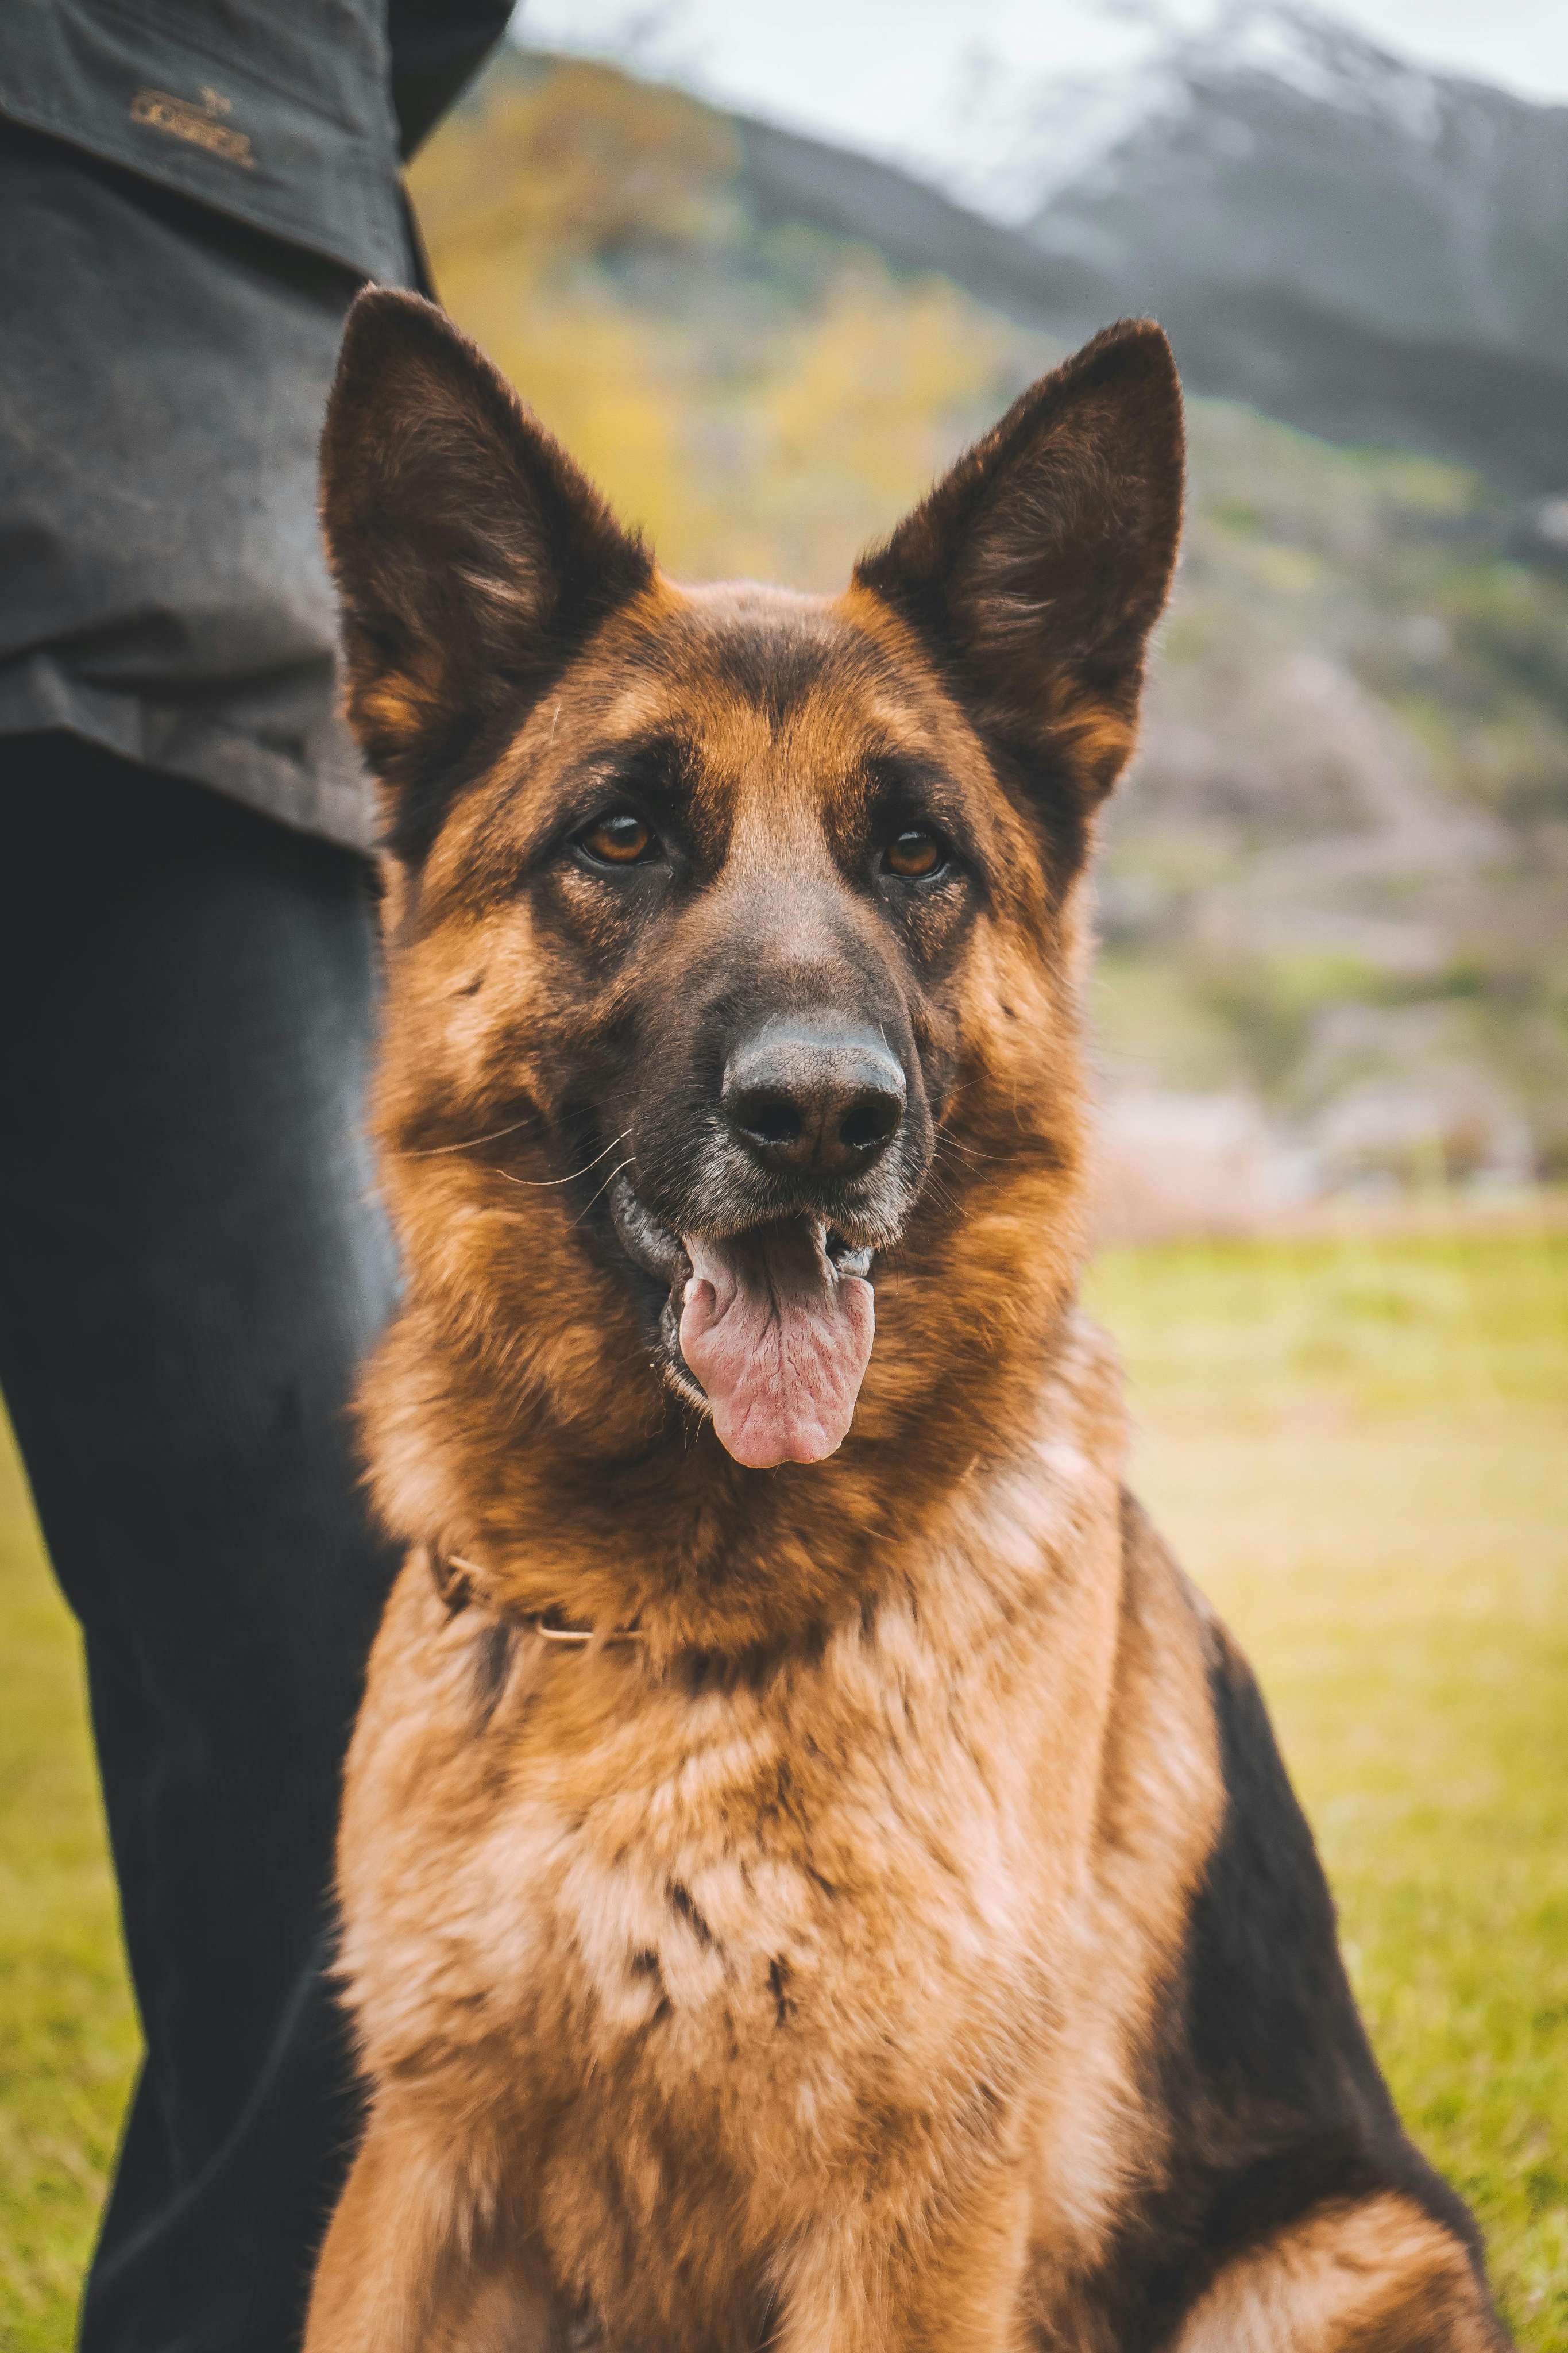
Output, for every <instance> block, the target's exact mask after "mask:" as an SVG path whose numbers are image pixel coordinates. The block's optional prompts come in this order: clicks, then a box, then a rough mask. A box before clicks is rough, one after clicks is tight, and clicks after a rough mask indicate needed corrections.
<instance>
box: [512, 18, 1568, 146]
mask: <svg viewBox="0 0 1568 2353" xmlns="http://www.w3.org/2000/svg"><path fill="white" fill-rule="evenodd" d="M1214 5H1215V0H1161V5H1160V6H1159V13H1161V14H1163V15H1164V16H1168V17H1179V18H1180V19H1181V20H1182V21H1183V22H1187V23H1200V22H1203V21H1205V20H1206V18H1207V17H1208V16H1210V15H1212V13H1213V8H1214ZM1147 13H1148V11H1147V10H1146V9H1145V8H1143V7H1142V5H1139V0H1132V5H1126V0H526V5H525V6H524V8H523V12H522V16H521V28H522V30H523V31H524V34H525V37H528V38H531V39H532V40H535V41H537V42H539V43H540V44H541V45H542V46H548V47H571V48H578V49H584V50H587V51H588V52H589V53H591V54H597V55H606V56H621V57H627V56H629V57H631V58H632V59H633V61H634V62H637V63H639V64H640V65H641V67H642V68H643V69H644V70H646V71H648V72H652V73H656V74H658V75H659V76H661V77H668V78H673V79H679V80H682V81H685V82H687V83H689V85H691V86H693V87H696V88H699V89H701V90H707V91H709V92H710V93H711V94H712V95H713V96H714V97H716V98H721V99H723V100H728V101H730V102H731V104H735V105H739V106H742V107H743V108H745V109H747V110H748V111H751V112H753V113H758V114H766V115H771V116H772V117H773V118H774V119H775V120H776V121H784V122H789V123H792V124H795V125H796V126H798V127H801V128H806V129H816V130H819V131H821V132H825V133H826V134H827V135H828V136H831V137H836V138H839V139H843V140H846V141H848V142H853V143H854V144H856V145H858V146H862V147H868V148H872V149H875V150H878V151H879V152H881V153H894V154H899V155H901V156H903V157H905V158H907V159H909V160H910V161H913V162H917V163H918V162H920V161H921V160H922V158H923V159H924V160H926V162H927V164H928V167H929V168H931V169H932V170H934V171H939V172H940V171H942V170H943V169H944V168H946V167H947V166H948V165H949V164H956V163H957V161H958V158H959V155H960V153H961V152H962V150H963V147H964V146H965V145H966V144H972V142H973V135H974V134H973V127H972V128H971V132H970V141H969V142H965V141H964V139H963V130H962V121H961V117H962V110H963V101H964V93H965V92H966V91H969V92H971V93H973V92H974V90H976V88H977V84H978V79H979V65H980V59H981V58H982V55H983V53H988V54H989V56H990V58H992V59H993V60H994V61H999V62H1000V64H1001V66H1002V68H1003V69H1004V72H1005V74H1006V75H1014V74H1016V77H1017V79H1018V82H1019V84H1020V86H1022V85H1026V84H1030V83H1036V82H1038V81H1040V80H1041V79H1044V78H1046V77H1047V76H1050V77H1055V76H1057V75H1061V76H1064V77H1065V76H1070V75H1081V74H1085V73H1092V72H1095V71H1097V70H1099V69H1103V68H1108V67H1113V66H1116V65H1118V64H1121V63H1126V62H1131V61H1132V60H1133V59H1135V58H1137V57H1139V56H1141V55H1142V54H1145V53H1146V51H1147V48H1148V46H1149V42H1150V35H1149V33H1148V31H1147V29H1146V28H1142V27H1141V26H1139V24H1138V23H1137V22H1136V21H1133V20H1134V19H1136V18H1137V17H1139V16H1144V15H1146V14H1147ZM1325 13H1326V14H1331V15H1333V16H1340V17H1342V18H1344V19H1345V20H1346V21H1347V22H1349V23H1351V24H1352V25H1356V26H1360V27H1361V28H1362V29H1363V31H1365V32H1367V33H1369V34H1371V35H1372V36H1373V37H1374V38H1375V39H1377V40H1379V41H1381V42H1382V43H1384V45H1385V46H1386V47H1389V48H1392V49H1394V50H1396V51H1398V52H1400V53H1401V54H1403V55H1405V56H1408V57H1410V58H1415V59H1417V60H1420V61H1422V62H1425V63H1428V64H1432V65H1437V66H1443V67H1447V68H1449V69H1456V70H1458V71H1459V72H1462V73H1466V74H1469V75H1472V76H1474V77H1475V78H1477V79H1480V80H1485V81H1495V82H1498V83H1500V84H1502V85H1503V86H1504V87H1505V88H1507V89H1510V90H1515V91H1518V92H1519V93H1521V95H1523V96H1527V97H1531V98H1538V99H1557V100H1568V0H1326V5H1325ZM996 90H997V75H996V71H995V66H994V65H993V67H992V69H991V80H990V91H991V94H992V97H993V100H994V96H995V94H996ZM972 121H973V118H972Z"/></svg>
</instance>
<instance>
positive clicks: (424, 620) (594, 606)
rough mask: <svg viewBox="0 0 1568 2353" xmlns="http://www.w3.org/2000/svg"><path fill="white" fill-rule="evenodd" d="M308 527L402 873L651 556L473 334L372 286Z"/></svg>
mask: <svg viewBox="0 0 1568 2353" xmlns="http://www.w3.org/2000/svg"><path fill="white" fill-rule="evenodd" d="M321 520H322V526H323V529H324V531H325V534H326V542H327V554H328V558H329V561H330V563H331V569H332V574H333V576H334V578H335V579H336V582H337V586H338V593H339V597H340V600H341V604H342V638H343V652H344V657H345V661H346V665H347V710H348V715H349V721H350V723H351V725H352V726H353V731H354V733H355V734H356V735H357V737H358V738H359V742H360V745H361V748H362V749H363V752H364V754H365V757H366V759H367V761H368V762H369V764H370V766H371V768H372V770H373V772H374V775H375V776H376V778H377V779H378V781H379V783H380V785H381V786H382V789H383V792H384V796H385V799H386V803H387V811H386V813H387V817H388V820H389V823H388V834H387V846H388V847H389V848H390V849H393V850H394V851H395V853H396V854H397V855H398V856H399V857H401V858H402V859H404V860H405V862H412V861H415V860H418V859H419V858H420V857H422V856H423V854H424V852H425V850H426V849H427V848H428V846H429V844H430V841H431V840H432V839H433V838H434V836H435V834H436V831H437V828H438V826H439V824H440V821H441V817H442V814H443V812H444V809H445V807H446V805H447V800H448V798H449V797H450V795H451V793H452V792H453V791H454V790H455V789H456V788H457V787H458V786H461V785H462V784H464V783H466V782H468V780H469V779H470V777H471V776H472V775H473V774H474V773H475V770H476V767H477V765H478V764H479V761H480V760H482V759H483V758H484V757H485V756H487V755H488V754H489V752H490V750H491V749H492V748H495V749H499V747H500V736H501V733H502V732H503V731H504V730H505V729H507V728H508V727H510V726H514V725H517V724H519V723H521V720H522V718H523V717H524V716H525V714H526V712H527V710H528V708H529V706H530V704H531V702H534V701H535V700H537V698H538V696H539V695H540V694H541V693H542V691H544V689H545V687H546V686H547V685H548V684H549V683H550V681H551V680H552V677H553V676H554V675H556V674H557V673H558V672H559V670H560V669H561V667H562V665H563V663H564V662H565V661H566V660H567V659H569V658H570V657H571V655H572V653H573V652H574V650H575V649H576V648H577V647H579V646H580V645H581V644H583V643H584V640H585V639H586V638H587V637H588V635H589V634H590V632H591V631H592V630H593V629H594V628H595V627H596V626H597V624H598V623H599V622H600V621H601V620H603V619H604V618H605V616H606V615H607V614H608V613H610V612H613V611H614V610H615V608H616V607H617V606H618V605H621V604H623V603H624V602H625V601H626V599H627V598H628V597H630V596H635V595H636V594H637V591H638V590H639V589H640V588H642V587H644V586H647V583H648V581H649V580H650V579H651V578H652V576H653V565H652V561H651V559H650V557H649V555H648V554H647V550H646V548H644V547H643V545H642V544H641V543H640V542H639V541H638V540H637V539H636V538H635V537H634V536H632V535H631V534H630V533H626V532H625V531H623V530H622V529H621V527H620V525H619V524H618V523H617V522H616V521H615V519H614V517H613V516H612V515H611V513H610V512H609V510H608V508H607V507H606V506H605V502H604V501H603V500H602V499H601V498H600V496H599V494H598V492H597V491H595V489H594V488H593V486H592V484H591V483H590V482H588V481H587V480H584V476H583V475H582V474H580V473H579V472H578V470H577V469H576V467H575V466H574V464H573V463H572V460H571V459H569V458H568V457H567V455H566V453H565V451H564V450H563V448H561V447H560V446H559V444H558V443H557V442H555V441H554V440H552V438H551V436H550V435H549V434H548V433H547V432H546V431H545V430H544V427H542V425H541V424H540V423H539V421H538V419H537V418H536V417H533V416H531V414H530V412H529V411H528V410H527V409H525V408H524V407H523V406H522V404H521V401H519V400H518V399H517V397H516V396H515V395H514V394H513V393H512V391H511V389H510V385H508V384H507V383H506V382H505V381H504V379H503V378H502V377H501V376H500V375H499V374H498V373H497V371H496V370H495V369H494V368H493V367H492V366H491V365H490V364H489V361H488V360H487V359H485V358H484V356H483V355H482V353H479V351H477V350H476V349H475V347H474V345H473V344H472V343H469V342H468V339H467V337H466V336H464V335H461V334H459V333H458V330H457V329H456V328H455V327H454V326H453V325H452V324H451V322H450V321H449V320H448V319H447V318H446V316H445V315H444V314H443V313H442V312H441V311H438V310H437V308H436V307H435V305H434V304H433V303H430V302H426V301H421V300H420V299H419V297H418V296H417V295H413V294H401V293H395V292H392V291H390V290H385V289H382V288H371V289H368V290H366V291H365V292H364V293H363V294H361V295H360V297H359V299H358V301H356V302H355V303H354V306H353V310H352V311H350V312H349V318H348V325H347V327H346V329H345V331H344V334H343V346H342V355H341V357H340V359H339V362H338V373H337V380H336V382H335V383H334V385H333V386H332V391H331V399H330V400H329V402H328V404H327V417H326V426H325V429H324V431H323V434H322V438H321Z"/></svg>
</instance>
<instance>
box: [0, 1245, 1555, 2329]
mask: <svg viewBox="0 0 1568 2353" xmlns="http://www.w3.org/2000/svg"><path fill="white" fill-rule="evenodd" d="M1090 1300H1091V1304H1092V1305H1093V1307H1094V1308H1095V1310H1096V1312H1097V1313H1098V1314H1100V1315H1101V1316H1102V1318H1103V1319H1104V1320H1105V1321H1106V1322H1107V1323H1108V1324H1110V1328H1111V1329H1112V1330H1113V1331H1114V1332H1115V1334H1116V1335H1117V1336H1118V1338H1119V1340H1120V1341H1121V1345H1122V1346H1123V1349H1124V1352H1125V1355H1126V1357H1127V1361H1128V1367H1129V1390H1130V1397H1131V1406H1132V1410H1133V1415H1134V1420H1135V1425H1136V1432H1137V1434H1136V1440H1135V1475H1136V1483H1137V1484H1138V1485H1139V1487H1140V1489H1141V1491H1142V1494H1143V1496H1144V1499H1145V1501H1146V1502H1147V1503H1148V1504H1150V1506H1151V1508H1152V1510H1153V1511H1154V1513H1155V1514H1156V1516H1157V1517H1158V1519H1159V1521H1160V1523H1161V1525H1162V1526H1163V1529H1164V1531H1165V1533H1166V1534H1167V1535H1168V1536H1169V1537H1170V1538H1171V1539H1172V1541H1173V1543H1174V1545H1175V1546H1176V1547H1177V1549H1178V1551H1179V1553H1180V1554H1181V1556H1182V1557H1183V1559H1184V1561H1185V1563H1186V1565H1187V1567H1189V1568H1190V1569H1191V1571H1192V1572H1193V1574H1194V1576H1195V1577H1196V1578H1197V1579H1198V1581H1199V1583H1200V1584H1202V1585H1203V1586H1204V1587H1205V1590H1206V1591H1207V1592H1208V1593H1209V1594H1210V1595H1211V1596H1212V1597H1213V1598H1214V1599H1215V1601H1216V1602H1217V1604H1218V1605H1219V1607H1220V1608H1221V1609H1222V1610H1223V1611H1224V1613H1225V1615H1226V1618H1227V1619H1228V1620H1229V1621H1230V1623H1231V1624H1232V1626H1233V1627H1234V1628H1235V1629H1236V1630H1237V1634H1238V1635H1239V1637H1240V1639H1241V1641H1242V1642H1243V1643H1244V1645H1245V1646H1246V1648H1247V1651H1248V1653H1249V1655H1250V1656H1251V1658H1252V1660H1253V1662H1254V1663H1255V1665H1256V1666H1257V1667H1258V1672H1259V1673H1260V1675H1261V1677H1262V1680H1263V1683H1264V1686H1265V1689H1266V1691H1267V1693H1268V1698H1269V1702H1270V1704H1271V1706H1272V1708H1273V1710H1274V1714H1275V1718H1276V1722H1277V1725H1278V1726H1279V1733H1280V1736H1281V1739H1282V1742H1283V1745H1284V1747H1285V1751H1286V1755H1287V1758H1288V1760H1289V1764H1290V1767H1291V1769H1292V1771H1293V1773H1294V1775H1295V1777H1296V1778H1297V1782H1298V1785H1299V1787H1300V1789H1301V1791H1302V1794H1303V1796H1304V1798H1305V1799H1306V1801H1307V1804H1308V1807H1309V1810H1310V1813H1311V1815H1312V1818H1313V1821H1314V1824H1315V1826H1316V1829H1317V1831H1318V1834H1319V1837H1320V1840H1321V1844H1322V1847H1323V1851H1324V1854H1325V1857H1326V1859H1327V1862H1328V1865H1329V1869H1330V1872H1331V1877H1332V1879H1333V1883H1334V1887H1335V1892H1336V1894H1337V1896H1338V1899H1339V1903H1340V1906H1341V1913H1342V1926H1343V1931H1344V1936H1345V1940H1346V1946H1347V1950H1348V1955H1349V1959H1350V1964H1351V1968H1352V1976H1353V1978H1354V1979H1355V1983H1356V1987H1357V1990H1358V1993H1359V1995H1360V1997H1361V2000H1362V2001H1363V2005H1364V2007H1365V2010H1366V2013H1367V2017H1368V2021H1369V2023H1370V2025H1371V2028H1372V2031H1373V2040H1374V2042H1376V2045H1377V2048H1378V2052H1379V2054H1380V2056H1381V2058H1382V2060H1383V2062H1384V2065H1385V2066H1386V2068H1387V2069H1388V2072H1389V2074H1390V2076H1391V2078H1392V2081H1393V2084H1394V2090H1395V2093H1396V2094H1397V2096H1398V2099H1399V2101H1400V2105H1401V2106H1402V2108H1403V2110H1404V2112H1405V2116H1406V2118H1407V2119H1408V2121H1409V2123H1410V2125H1411V2127H1412V2129H1413V2130H1414V2131H1415V2135H1416V2137H1417V2138H1418V2139H1419V2140H1420V2142H1421V2144H1422V2146H1423V2147H1425V2148H1426V2151H1427V2153H1428V2154H1429V2155H1430V2156H1431V2157H1432V2158H1433V2159H1434V2160H1435V2162H1436V2164H1438V2165H1439V2166H1440V2167H1441V2168H1442V2169H1443V2170H1444V2172H1445V2173H1446V2174H1447V2176H1448V2178H1449V2179H1451V2180H1452V2181H1454V2182H1455V2184H1456V2185H1457V2186H1458V2189H1461V2190H1462V2191H1463V2193H1464V2194H1465V2196H1466V2197H1467V2198H1468V2199H1469V2200H1471V2201H1472V2202H1473V2204H1474V2205H1475V2207H1476V2210H1477V2211H1478V2213H1479V2216H1480V2219H1481V2221H1482V2223H1483V2226H1484V2228H1485V2230H1486V2232H1487V2236H1488V2241H1489V2247H1490V2253H1491V2262H1492V2266H1493V2271H1494V2274H1495V2276H1496V2280H1497V2283H1498V2285H1499V2289H1500V2294H1501V2296H1502V2298H1503V2301H1504V2304H1505V2306H1506V2307H1507V2310H1508V2313H1509V2316H1510V2320H1511V2322H1512V2324H1513V2326H1514V2327H1515V2328H1516V2330H1517V2332H1518V2337H1519V2342H1520V2344H1521V2347H1522V2348H1525V2353H1561V2348H1562V2347H1563V2345H1564V2344H1568V1707H1565V1706H1564V1704H1563V1694H1564V1692H1565V1690H1568V1448H1565V1447H1564V1444H1563V1404H1564V1401H1565V1397H1568V1232H1563V1231H1562V1230H1558V1231H1555V1232H1553V1231H1549V1230H1544V1229H1542V1230H1535V1229H1529V1228H1527V1227H1521V1226H1514V1227H1511V1228H1510V1229H1504V1230H1499V1231H1492V1232H1488V1231H1479V1230H1462V1229H1451V1228H1449V1229H1446V1228H1443V1227H1441V1226H1435V1227H1434V1228H1433V1229H1432V1230H1429V1231H1415V1232H1409V1231H1398V1232H1389V1233H1385V1234H1376V1233H1373V1232H1371V1231H1369V1230H1367V1229H1364V1228H1363V1229H1346V1230H1345V1231H1343V1232H1342V1233H1324V1234H1317V1235H1313V1236H1310V1237H1300V1238H1292V1239H1280V1240H1259V1241H1226V1242H1174V1243H1166V1244H1160V1245H1156V1246H1152V1247H1144V1248H1141V1249H1138V1250H1117V1251H1113V1252H1110V1253H1108V1254H1107V1255H1106V1256H1104V1257H1103V1258H1102V1259H1101V1260H1100V1262H1099V1264H1098V1265H1097V1267H1096V1268H1095V1270H1094V1271H1093V1274H1092V1278H1091V1283H1090ZM134 2048H135V2034H134V2025H133V2021H132V2012H131V2008H130V2003H129V2000H128V1998H127V1994H126V1990H125V1986H124V1981H123V1977H122V1974H121V1958H120V1948H119V1942H118V1934H117V1927H116V1919H115V1911H114V1904H113V1899H112V1894H111V1889H110V1879H109V1873H108V1867H107V1862H106V1859H105V1854H104V1846H103V1832H102V1824H101V1818H100V1808H99V1803H98V1799H97V1796H96V1793H95V1790H94V1788H93V1782H92V1775H91V1768H90V1764H89V1755H88V1746H87V1733H86V1724H85V1715H84V1710H83V1706H82V1699H81V1689H80V1661H79V1645H78V1642H77V1639H76V1636H75V1633H74V1630H73V1629H72V1627H71V1624H70V1621H69V1620H68V1617H67V1614H66V1611H65V1609H64V1608H63V1605H62V1604H61V1603H60V1601H59V1600H58V1597H57V1596H56V1594H55V1592H54V1590H53V1588H52V1587H51V1586H50V1584H49V1582H48V1579H47V1571H46V1569H45V1567H44V1564H43V1560H42V1556H41V1552H40V1549H39V1546H38V1542H37V1532H36V1529H35V1527H34V1525H33V1522H32V1518H31V1515H30V1514H29V1512H28V1510H27V1507H26V1501H25V1497H24V1493H23V1489H22V1485H21V1482H20V1479H19V1477H18V1476H17V1474H16V1471H15V1468H14V1466H13V1464H12V1463H11V1461H10V1460H9V1458H8V1457H5V1458H3V1459H0V2248H3V2249H4V2251H5V2262H4V2263H0V2345H4V2346H5V2348H7V2353H64V2348H66V2347H67V2346H68V2343H69V2342H70V2336H71V2316H72V2307H73V2301H74V2293H75V2285H76V2281H77V2277H78V2274H79V2270H80V2267H81V2265H82V2263H84V2262H85V2260H86V2256H87V2253H88V2250H89V2243H90V2241H91V2236H92V2230H93V2224H94V2217H95V2212H96V2207H97V2202H98V2198H99V2194H100V2183H101V2181H102V2178H103V2174H104V2169H105V2167H106V2165H107V2162H108V2159H109V2157H110V2150H111V2148H112V2146H113V2142H114V2137H115V2132H116V2127H117V2121H118V2118H119V2116H120V2113H121V2107H122V2105H123V2101H124V2097H125V2094H126V2091H127V2088H128V2084H129V2081H130V2075H131V2071H132V2063H133V2057H134Z"/></svg>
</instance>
